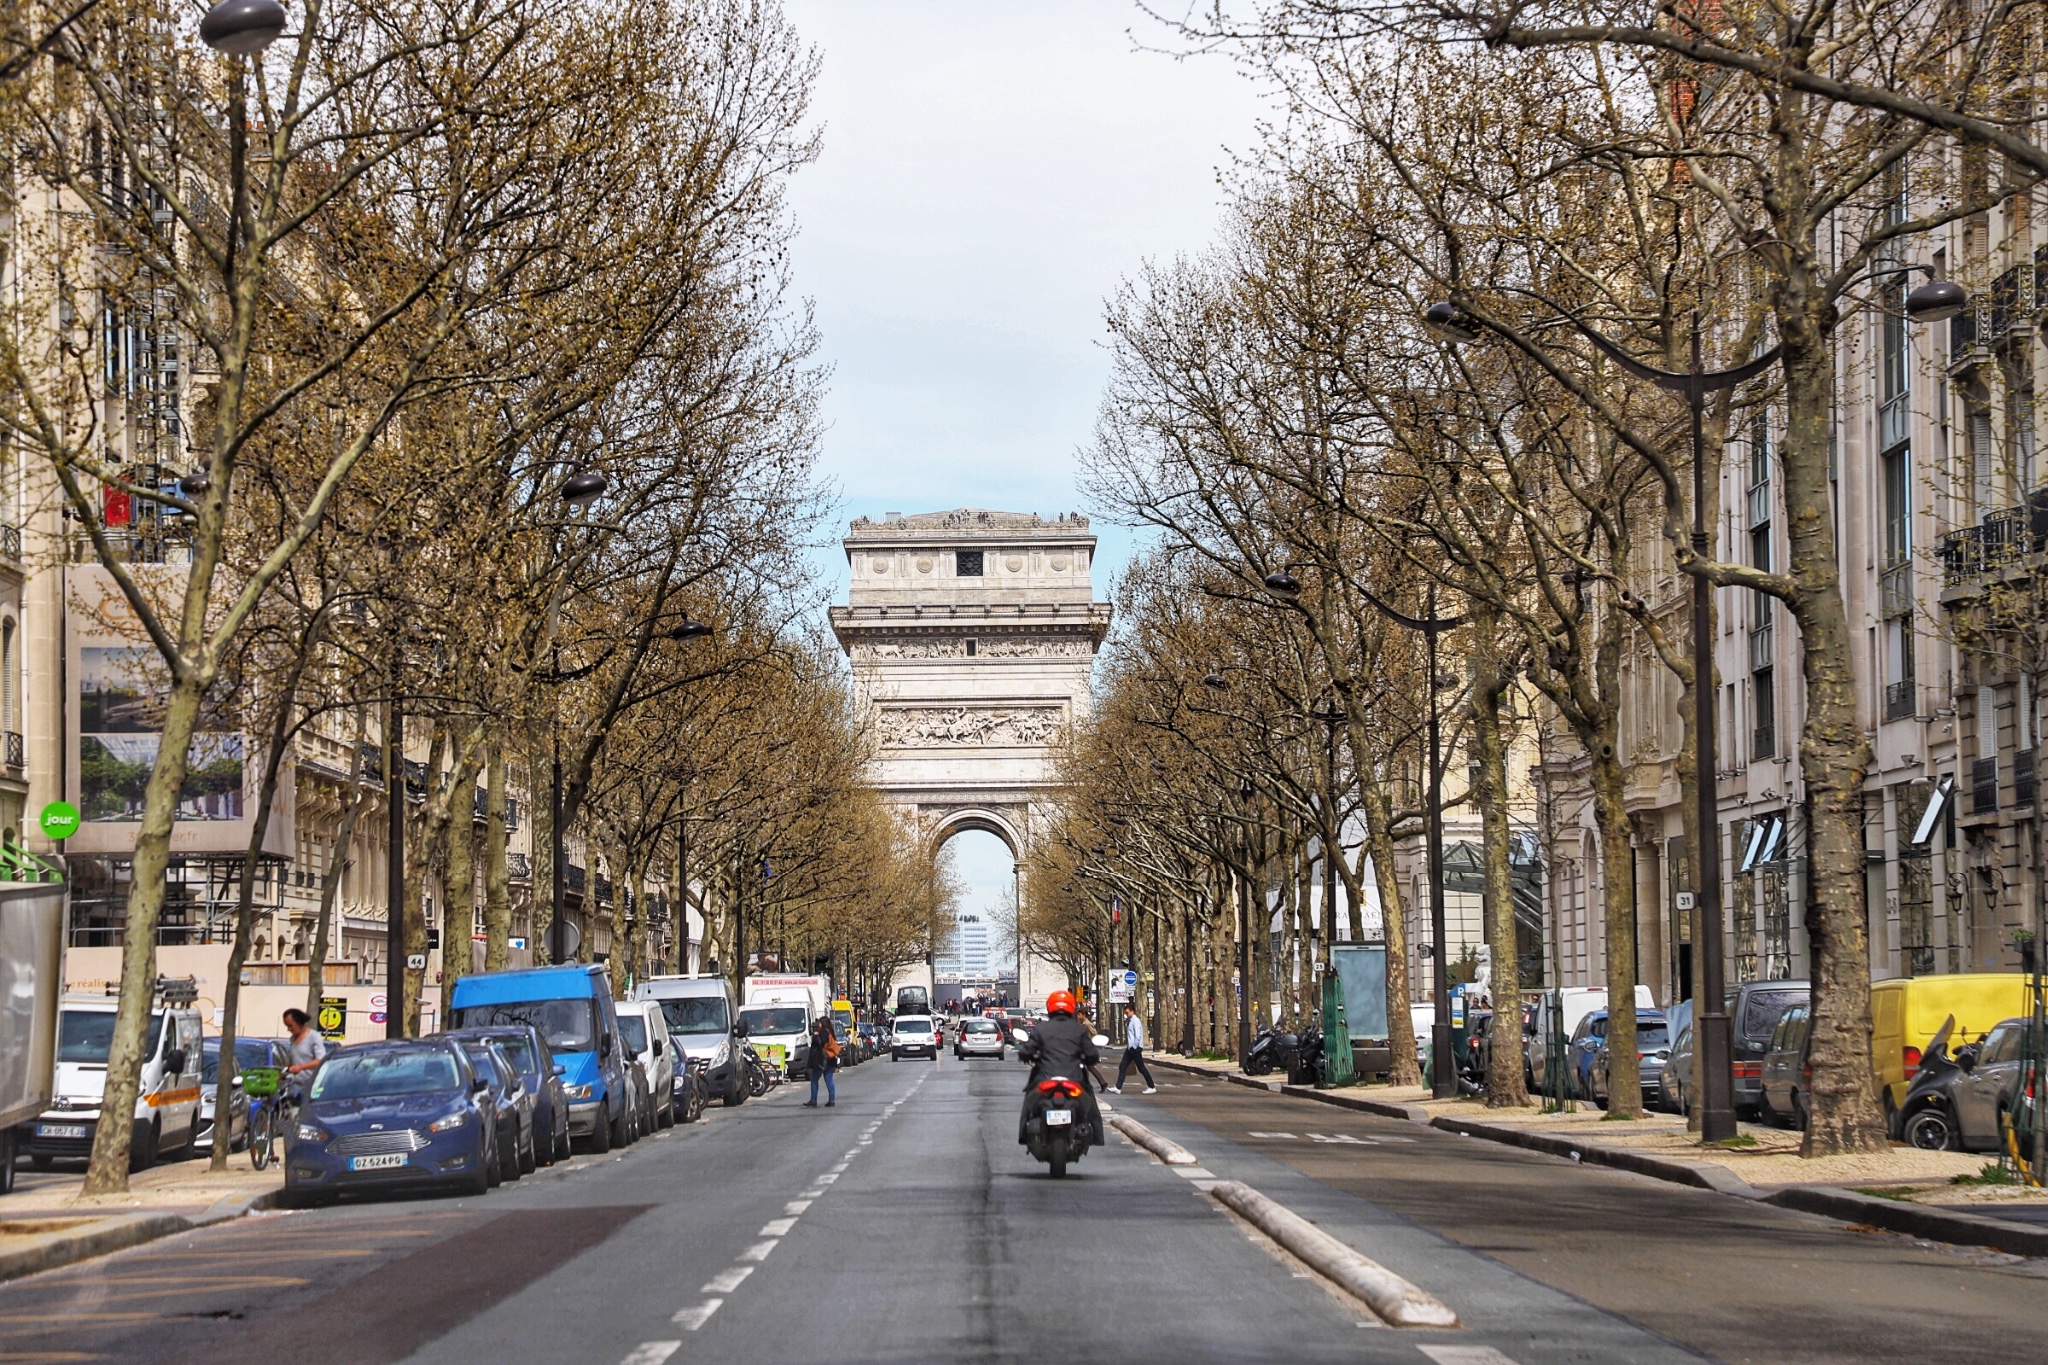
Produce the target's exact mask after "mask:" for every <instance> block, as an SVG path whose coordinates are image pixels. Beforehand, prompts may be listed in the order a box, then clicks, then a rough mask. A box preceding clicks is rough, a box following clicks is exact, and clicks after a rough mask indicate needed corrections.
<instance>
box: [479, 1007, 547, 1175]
mask: <svg viewBox="0 0 2048 1365" xmlns="http://www.w3.org/2000/svg"><path fill="white" fill-rule="evenodd" d="M462 1050H463V1051H464V1052H465V1053H467V1054H468V1056H469V1065H470V1067H471V1069H472V1070H474V1071H475V1072H476V1074H477V1078H478V1079H479V1080H482V1081H485V1082H487V1083H488V1084H489V1086H490V1092H489V1093H490V1101H491V1106H492V1111H493V1113H494V1114H495V1115H496V1118H497V1125H498V1141H497V1155H498V1172H497V1175H498V1179H499V1180H502V1181H511V1180H517V1179H518V1178H519V1177H520V1176H522V1175H525V1174H526V1173H527V1172H528V1171H531V1170H532V1169H533V1168H534V1165H535V1157H534V1148H533V1111H534V1099H533V1095H532V1093H531V1092H529V1091H528V1090H527V1088H526V1087H525V1085H523V1084H522V1083H521V1082H520V1080H519V1072H518V1071H517V1070H515V1069H514V1068H513V1066H512V1063H511V1061H510V1060H509V1059H507V1058H506V1056H505V1054H504V1053H503V1052H502V1051H500V1050H499V1048H498V1045H497V1044H496V1043H486V1042H480V1041H465V1042H464V1043H463V1044H462ZM493 1183H496V1182H493Z"/></svg>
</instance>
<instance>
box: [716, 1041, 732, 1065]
mask: <svg viewBox="0 0 2048 1365" xmlns="http://www.w3.org/2000/svg"><path fill="white" fill-rule="evenodd" d="M731 1060H732V1044H731V1043H720V1044H719V1045H718V1051H716V1052H714V1053H712V1054H711V1065H713V1066H724V1065H725V1064H726V1063H727V1062H729V1061H731Z"/></svg>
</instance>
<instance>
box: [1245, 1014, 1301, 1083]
mask: <svg viewBox="0 0 2048 1365" xmlns="http://www.w3.org/2000/svg"><path fill="white" fill-rule="evenodd" d="M1300 1051H1301V1035H1300V1034H1296V1033H1282V1032H1276V1031H1275V1030H1274V1028H1273V1026H1272V1025H1271V1024H1268V1023H1265V1022H1264V1021H1263V1020H1262V1021H1261V1022H1260V1024H1259V1031H1258V1033H1257V1034H1255V1035H1254V1036H1253V1038H1252V1046H1251V1050H1250V1051H1249V1052H1247V1053H1245V1058H1244V1069H1245V1074H1246V1075H1250V1076H1264V1075H1266V1074H1267V1073H1268V1072H1272V1071H1285V1072H1287V1074H1288V1076H1289V1078H1290V1079H1291V1078H1292V1077H1293V1074H1294V1062H1295V1057H1296V1055H1297V1054H1298V1053H1299V1052H1300Z"/></svg>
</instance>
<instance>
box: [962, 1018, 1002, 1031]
mask: <svg viewBox="0 0 2048 1365" xmlns="http://www.w3.org/2000/svg"><path fill="white" fill-rule="evenodd" d="M967 1031H968V1032H969V1033H994V1032H995V1031H996V1026H995V1021H994V1020H992V1019H969V1020H968V1021H967Z"/></svg>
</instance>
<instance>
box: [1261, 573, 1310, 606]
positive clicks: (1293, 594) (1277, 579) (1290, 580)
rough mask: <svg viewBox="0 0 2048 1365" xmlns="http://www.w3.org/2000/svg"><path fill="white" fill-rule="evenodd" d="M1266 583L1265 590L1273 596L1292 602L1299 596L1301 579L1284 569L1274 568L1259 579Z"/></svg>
mask: <svg viewBox="0 0 2048 1365" xmlns="http://www.w3.org/2000/svg"><path fill="white" fill-rule="evenodd" d="M1259 581H1260V582H1262V583H1264V584H1265V585H1266V591H1267V592H1269V593H1272V594H1273V596H1275V597H1284V598H1286V599H1287V600H1288V601H1290V602H1292V601H1293V600H1294V599H1295V598H1297V597H1299V596H1301V580H1300V579H1298V578H1296V577H1295V576H1294V575H1293V574H1291V573H1289V572H1287V570H1285V569H1275V570H1273V572H1271V573H1269V574H1267V575H1266V576H1265V577H1264V578H1262V579H1260V580H1259Z"/></svg>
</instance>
